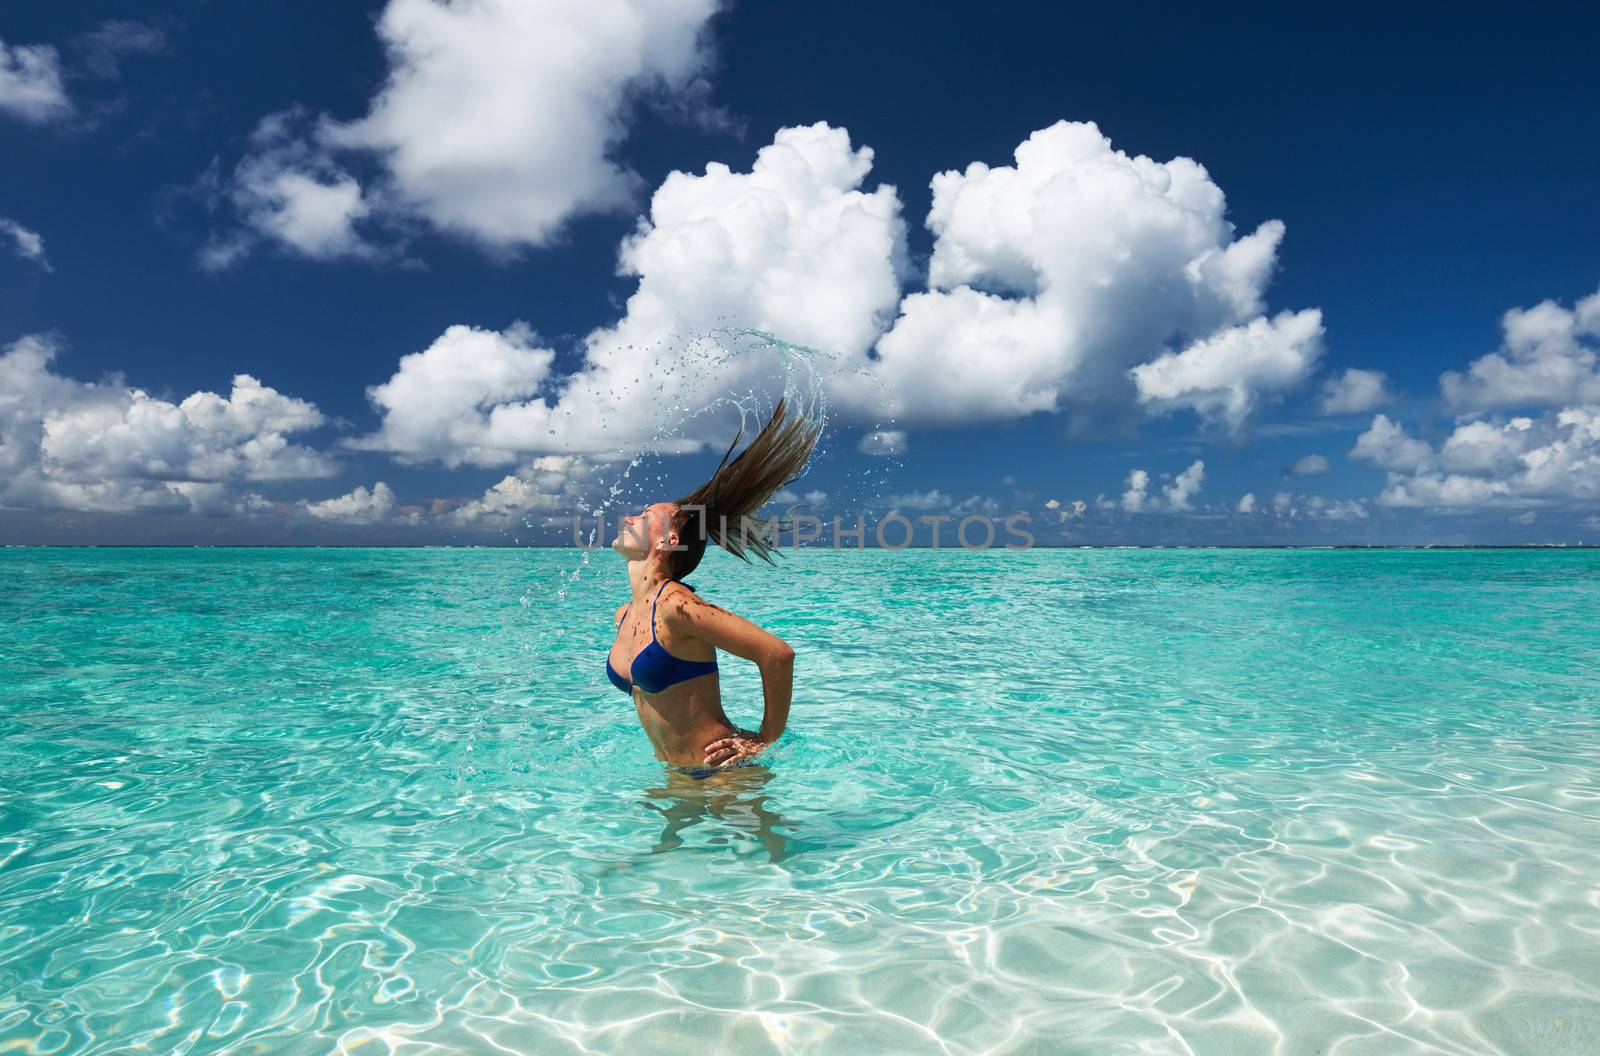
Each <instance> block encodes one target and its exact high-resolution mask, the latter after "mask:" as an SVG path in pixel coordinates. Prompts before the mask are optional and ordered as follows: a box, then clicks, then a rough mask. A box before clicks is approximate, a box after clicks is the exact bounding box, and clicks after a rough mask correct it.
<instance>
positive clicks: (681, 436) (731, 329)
mask: <svg viewBox="0 0 1600 1056" xmlns="http://www.w3.org/2000/svg"><path fill="white" fill-rule="evenodd" d="M668 347H669V348H671V354H670V355H667V356H665V357H663V356H662V355H661V354H658V355H657V357H656V359H655V361H654V363H653V364H652V370H651V371H650V377H651V378H652V379H653V380H654V392H655V394H656V395H657V396H658V399H656V400H654V401H651V402H650V404H649V405H648V411H647V413H649V414H651V415H652V421H651V423H650V426H651V430H650V438H649V439H648V440H646V441H645V442H644V443H643V444H641V445H640V446H639V447H638V449H637V450H635V451H634V452H633V453H632V455H631V456H630V457H629V458H628V459H627V461H626V462H625V463H624V464H623V466H622V469H621V470H620V471H619V472H618V473H617V474H616V475H615V477H613V478H611V479H609V480H608V479H606V478H604V477H601V478H599V479H598V480H597V487H596V489H595V490H596V491H597V492H598V493H599V495H600V498H599V500H598V501H596V502H593V503H590V502H588V501H585V500H583V499H580V500H579V501H578V502H577V507H578V509H579V511H580V513H581V515H583V516H584V517H585V518H586V519H588V518H592V519H593V521H594V523H593V524H592V526H591V527H590V528H589V530H588V534H587V537H586V538H584V539H583V541H582V543H581V545H580V546H579V548H578V558H577V561H576V563H575V564H574V565H573V567H571V568H569V569H566V570H564V571H562V572H560V573H559V574H558V576H557V583H556V587H555V596H556V599H557V601H558V602H565V601H566V599H567V596H568V593H569V592H570V591H571V590H572V589H573V588H574V587H575V585H576V584H577V583H578V581H579V580H581V579H582V578H583V574H584V572H585V571H586V570H587V568H588V565H589V560H590V557H591V556H592V555H593V553H594V552H595V551H596V550H597V549H599V548H600V544H601V543H603V542H604V540H603V538H602V531H601V530H602V526H603V525H605V524H606V523H607V521H608V520H610V519H611V515H613V514H615V513H617V512H618V511H620V510H623V509H631V508H632V507H634V506H635V505H640V503H639V502H638V499H639V498H640V497H641V493H644V492H647V491H654V492H655V495H654V496H653V497H652V498H651V500H650V501H660V499H662V498H665V497H667V496H668V495H669V494H676V493H678V492H680V491H685V490H687V488H682V487H680V488H677V489H675V490H670V491H669V489H668V485H667V474H666V473H665V472H664V471H662V472H657V473H656V474H655V475H654V476H653V477H648V476H646V474H647V472H648V470H647V469H646V468H644V467H645V466H646V461H647V459H649V458H650V457H651V456H652V455H662V454H667V453H676V454H684V453H688V452H690V451H698V450H700V449H702V448H704V447H705V446H707V445H708V444H713V443H714V442H713V441H712V440H710V439H709V438H696V437H692V436H691V435H690V433H691V429H692V428H693V426H694V425H695V423H697V422H700V421H702V420H704V419H706V418H708V417H712V416H714V415H717V414H718V412H721V411H724V410H725V409H728V408H731V409H733V410H734V411H736V412H737V413H738V416H739V427H740V428H741V429H742V430H743V432H744V434H745V435H746V436H747V437H753V436H754V435H755V434H756V433H757V432H759V430H760V428H761V426H762V425H763V424H765V422H766V421H767V419H768V418H769V417H770V416H771V414H772V411H773V410H774V409H775V407H776V406H777V401H778V399H780V398H781V399H783V400H785V401H786V402H787V404H788V406H789V407H791V408H794V409H795V410H798V411H800V412H802V413H804V414H805V415H806V417H808V418H809V419H810V420H812V421H814V422H816V423H817V424H818V425H819V426H821V427H822V436H821V438H820V439H819V440H818V443H817V448H816V451H815V453H814V454H813V455H812V458H811V461H810V462H809V463H808V464H807V466H806V468H805V469H804V470H803V471H802V472H801V477H800V479H804V478H805V477H806V476H808V475H809V474H810V473H811V471H812V469H813V467H815V466H816V465H818V464H819V463H823V462H826V461H827V460H828V459H829V458H830V457H833V456H834V454H835V452H834V451H833V450H832V447H831V444H830V440H831V439H832V435H831V432H830V430H829V425H830V423H831V422H832V420H833V413H832V410H831V408H830V405H829V399H828V387H829V385H830V384H834V383H837V382H839V381H840V380H842V379H845V378H847V377H851V376H854V377H855V378H859V379H865V381H866V383H867V384H868V385H871V386H876V387H877V398H876V399H874V400H873V401H872V405H873V406H875V407H878V408H879V409H880V412H879V413H878V415H877V416H876V417H875V419H874V420H872V421H871V422H870V423H869V424H867V426H866V428H867V431H868V432H882V431H885V430H889V429H892V428H893V426H894V424H895V423H894V417H893V415H892V414H891V413H889V411H888V407H889V401H888V398H887V394H886V393H885V392H884V391H883V388H882V381H881V379H880V377H879V376H878V375H877V374H876V373H875V372H874V371H872V369H871V363H870V361H868V360H854V361H845V360H842V359H841V358H840V357H838V356H836V355H833V354H831V353H828V352H824V351H821V350H819V349H816V348H811V347H808V346H806V345H799V344H795V343H793V342H790V341H785V340H784V339H783V338H781V337H778V336H777V335H776V334H772V333H769V332H767V331H765V330H757V329H753V328H749V327H737V326H723V327H716V328H713V329H711V330H708V331H705V332H704V333H701V334H697V335H695V336H693V337H691V338H689V339H688V340H687V341H685V342H683V343H682V344H681V345H680V346H677V347H671V346H668ZM765 357H770V358H772V359H774V360H775V363H774V368H775V373H776V378H772V377H771V376H770V375H769V376H768V377H767V380H768V381H774V380H775V381H781V387H778V386H774V385H771V384H768V385H762V384H761V383H760V382H761V380H762V378H761V377H760V372H758V376H757V379H756V381H755V382H753V383H752V384H749V385H747V386H745V387H744V388H742V389H739V388H734V389H732V390H731V391H728V392H724V393H722V394H720V395H716V396H713V397H711V398H710V399H708V400H705V401H704V402H699V401H696V400H694V399H692V398H686V397H685V396H683V395H682V394H683V393H684V392H686V391H687V392H694V391H696V390H697V389H698V390H699V391H700V392H704V386H703V383H700V384H697V381H698V379H699V378H701V377H704V376H706V375H710V376H713V377H714V376H716V375H717V374H718V373H726V372H727V368H729V367H730V366H732V365H734V364H736V363H737V364H738V365H739V366H740V367H741V368H744V369H745V372H746V373H748V367H749V361H751V360H753V359H759V358H765ZM683 379H687V380H683ZM645 380H646V379H645V377H644V376H642V375H640V376H636V377H635V378H634V379H633V381H634V383H635V384H639V385H642V384H644V382H645ZM857 384H859V382H857ZM775 388H776V391H777V395H776V396H775V395H773V390H774V389H775ZM609 395H610V396H611V397H612V398H613V399H617V400H618V401H619V402H620V401H621V399H622V398H623V397H625V396H627V395H628V393H627V392H623V393H620V394H619V393H618V392H617V391H616V389H612V390H610V391H609ZM604 427H605V424H604V423H602V428H604ZM846 454H848V452H846ZM900 465H901V463H900V460H899V457H898V456H897V455H888V456H882V457H877V458H873V459H871V460H870V461H868V462H866V463H864V464H862V465H859V466H856V467H853V468H851V469H848V470H846V471H844V472H843V473H842V474H841V476H840V478H839V480H840V487H839V488H836V490H835V491H834V492H833V493H832V494H830V495H829V496H828V499H829V500H831V503H830V504H831V505H833V506H834V507H838V506H839V505H840V504H841V503H851V504H854V505H856V506H857V507H858V508H859V509H860V510H862V511H864V510H865V509H866V508H867V506H868V505H870V503H871V501H872V500H873V499H876V498H880V497H881V496H882V494H883V492H884V490H885V489H886V488H887V487H888V484H889V480H890V478H891V476H892V473H893V471H895V470H897V469H899V468H900ZM814 505H817V503H808V502H802V503H795V504H789V506H788V509H789V510H790V511H793V510H796V509H802V508H806V507H810V506H814ZM853 525H854V514H852V516H851V517H850V518H849V519H848V520H847V523H846V527H853ZM524 526H525V527H527V528H530V529H531V528H533V527H535V525H534V524H533V522H532V521H531V520H530V521H527V522H525V525H524ZM521 600H522V601H523V604H524V605H526V604H528V600H527V599H526V598H524V599H521ZM558 633H559V632H558Z"/></svg>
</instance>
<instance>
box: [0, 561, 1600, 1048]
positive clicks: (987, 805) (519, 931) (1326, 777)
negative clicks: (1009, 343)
mask: <svg viewBox="0 0 1600 1056" xmlns="http://www.w3.org/2000/svg"><path fill="white" fill-rule="evenodd" d="M616 560H617V559H616V558H615V557H614V556H613V555H611V554H609V553H601V554H597V555H596V556H595V558H594V563H593V564H591V566H590V569H589V571H587V572H586V573H585V575H584V577H583V578H582V579H581V580H579V581H578V583H577V584H576V589H575V590H572V591H569V594H568V597H567V598H566V599H565V600H564V601H559V602H558V601H556V600H555V590H556V587H557V585H558V584H557V580H558V577H559V575H560V574H561V573H565V572H570V571H571V570H572V569H574V568H575V567H577V564H578V554H577V553H576V551H573V550H554V551H549V550H547V551H507V550H497V551H496V550H478V551H463V550H454V551H445V550H366V551H349V550H346V551H339V550H278V551H274V550H254V551H252V550H243V551H193V550H187V551H185V550H175V551H160V550H149V551H139V550H123V551H89V550H85V551H17V550H11V551H4V552H0V584H3V590H0V635H3V637H0V1052H13V1051H19V1050H20V1051H22V1052H105V1053H113V1052H115V1053H127V1052H162V1053H166V1052H241V1053H242V1052H249V1053H268V1052H297V1053H298V1052H329V1051H335V1050H338V1051H347V1052H356V1053H382V1052H388V1051H404V1052H408V1053H411V1052H428V1051H437V1052H452V1053H461V1052H465V1053H480V1052H481V1053H489V1052H501V1053H503V1052H518V1053H539V1054H544V1053H601V1052H604V1053H613V1052H641V1053H670V1052H692V1053H697V1054H706V1053H730V1052H737V1053H771V1052H804V1053H833V1052H838V1053H860V1052H878V1053H901V1052H905V1053H923V1052H927V1053H1019V1054H1020V1053H1075V1052H1083V1053H1121V1052H1198V1053H1230V1052H1239V1053H1257V1052H1262V1053H1264V1052H1279V1053H1311V1052H1330V1053H1340V1054H1350V1053H1395V1052H1412V1051H1415V1052H1448V1053H1471V1054H1479V1053H1486V1052H1515V1053H1540V1054H1548V1053H1593V1052H1596V1051H1600V752H1597V746H1600V741H1597V733H1600V668H1597V664H1600V630H1597V627H1596V621H1595V614H1596V613H1597V612H1600V554H1595V553H1584V552H1537V553H1528V552H1503V551H1502V552H1439V551H1434V552H1326V551H1300V552H1282V551H1213V552H1197V551H1077V550H1052V551H1047V550H1034V551H1030V552H1026V553H1013V552H1007V551H1003V550H993V551H988V552H983V553H968V552H959V551H954V552H953V551H949V550H946V551H941V552H930V551H904V552H886V551H879V552H871V551H868V552H863V553H857V552H843V553H841V552H830V551H823V550H818V551H792V550H791V551H788V552H787V553H786V555H785V558H784V565H783V568H782V569H781V570H780V571H772V570H767V569H764V568H760V567H757V568H746V567H744V566H742V565H739V564H738V563H737V562H735V561H733V560H732V559H729V558H727V557H726V555H722V554H713V555H712V556H710V557H708V559H707V562H706V565H705V566H704V567H703V568H702V569H701V570H700V571H699V572H698V573H697V574H696V575H694V576H692V577H691V580H692V581H693V583H694V585H695V586H696V588H697V589H698V590H699V591H700V592H701V593H702V594H703V595H705V596H707V597H709V598H712V599H714V600H716V601H718V602H719V603H721V604H724V605H726V606H728V607H730V608H732V609H734V610H735V611H738V612H741V613H743V614H745V615H747V616H749V617H750V618H752V619H754V620H756V621H757V622H759V623H761V624H763V625H764V626H767V627H769V628H770V629H772V630H774V631H775V632H777V633H778V634H781V635H783V636H784V637H785V638H787V639H788V640H789V641H790V642H791V643H793V644H794V645H795V647H796V648H797V650H798V651H799V662H798V670H797V690H796V700H795V705H794V710H793V715H792V724H791V733H790V735H789V736H788V737H787V738H786V739H785V741H784V743H782V744H781V745H780V747H779V748H778V749H777V750H775V752H774V753H773V758H772V759H771V760H770V765H769V766H768V767H766V768H753V769H752V771H751V772H750V773H749V774H748V775H744V776H741V778H740V783H738V784H737V785H734V786H733V787H729V788H725V789H721V790H713V789H711V788H709V787H707V786H705V785H693V786H691V788H690V790H687V791H686V790H684V789H682V788H680V787H678V786H677V785H675V784H673V783H672V782H669V781H668V779H667V775H666V774H665V772H664V771H663V769H662V767H661V766H660V765H659V764H658V763H656V762H655V761H654V760H653V759H652V757H651V754H650V750H649V747H648V744H647V742H646V741H645V738H644V735H643V733H642V732H641V731H640V730H639V729H638V728H637V726H636V725H635V721H634V718H633V715H632V711H631V707H630V706H629V704H628V702H627V701H626V700H625V699H624V698H623V697H622V695H621V694H619V693H617V692H616V691H615V690H614V689H613V688H612V687H611V686H610V684H609V683H608V682H607V681H606V678H605V672H604V667H603V664H604V657H605V653H606V650H607V648H608V646H609V644H610V641H611V634H612V630H611V623H610V615H611V612H612V610H613V609H614V608H615V606H616V605H617V604H619V603H620V602H621V601H622V600H625V598H626V593H627V588H626V582H625V578H624V575H623V571H622V569H621V567H620V564H617V563H615V562H616ZM723 692H724V699H725V700H726V701H728V703H729V711H730V713H731V714H733V716H734V717H735V719H739V720H747V721H748V722H752V723H753V722H755V721H757V720H758V718H759V714H758V712H759V700H760V697H759V682H758V680H757V678H756V676H755V674H754V672H753V670H752V669H750V668H749V665H746V664H744V663H743V662H741V661H738V660H735V659H732V658H724V679H723Z"/></svg>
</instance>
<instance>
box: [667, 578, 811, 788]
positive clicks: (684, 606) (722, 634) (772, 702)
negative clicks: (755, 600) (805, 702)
mask: <svg viewBox="0 0 1600 1056" xmlns="http://www.w3.org/2000/svg"><path fill="white" fill-rule="evenodd" d="M665 618H666V621H667V626H668V627H670V628H671V629H672V633H673V634H675V635H679V634H682V635H688V636H692V637H695V638H699V639H700V640H701V641H704V642H709V643H710V644H711V645H713V646H715V647H716V648H718V649H721V650H723V651H724V652H729V653H732V654H733V655H734V656H738V657H742V658H744V659H746V660H749V661H750V662H751V663H753V664H755V665H756V667H757V668H759V669H760V671H761V691H762V697H763V700H762V715H761V729H760V730H759V731H758V732H757V733H756V735H755V737H754V738H750V737H747V736H737V737H726V738H723V739H722V740H720V741H715V742H713V743H712V744H710V745H708V746H707V747H706V763H707V764H708V765H711V766H718V765H721V764H722V763H726V762H733V761H735V760H737V759H738V758H740V757H741V756H745V755H754V754H755V753H756V752H758V751H760V750H761V749H762V748H765V747H766V746H767V745H769V744H772V743H773V742H775V741H776V740H777V739H778V738H779V737H782V736H783V731H784V729H785V728H786V727H787V726H788V724H789V704H790V701H791V700H792V698H793V695H794V650H793V649H791V648H790V647H789V643H788V642H785V641H784V640H783V639H782V638H779V637H778V636H777V635H775V634H773V633H771V632H770V631H764V630H762V629H761V628H760V627H757V626H756V625H755V624H753V623H751V622H750V621H749V620H747V619H745V618H744V617H742V616H736V615H734V614H733V613H731V612H729V611H728V610H727V609H724V608H720V607H718V606H716V605H713V604H711V603H710V602H708V601H705V600H703V599H701V598H698V597H695V596H693V595H690V594H688V593H682V594H680V595H679V599H678V603H677V604H675V605H670V606H668V608H667V610H666V613H665ZM752 740H753V741H755V742H759V743H748V742H751V741H752Z"/></svg>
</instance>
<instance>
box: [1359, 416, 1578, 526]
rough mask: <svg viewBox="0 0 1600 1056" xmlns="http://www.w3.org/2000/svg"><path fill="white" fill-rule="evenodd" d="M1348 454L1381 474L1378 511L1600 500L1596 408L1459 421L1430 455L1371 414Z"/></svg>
mask: <svg viewBox="0 0 1600 1056" xmlns="http://www.w3.org/2000/svg"><path fill="white" fill-rule="evenodd" d="M1397 452H1398V455H1397ZM1351 455H1352V457H1357V458H1367V459H1368V460H1369V461H1371V462H1373V463H1374V464H1375V465H1378V466H1379V467H1380V468H1383V469H1386V470H1388V471H1389V472H1388V477H1387V483H1386V485H1385V487H1384V489H1383V492H1382V494H1381V495H1379V497H1378V501H1379V502H1380V503H1381V504H1383V505H1386V506H1410V507H1430V508H1444V509H1448V508H1470V507H1475V506H1497V505H1506V504H1525V503H1538V504H1553V505H1575V504H1582V503H1588V502H1593V501H1595V499H1597V498H1600V407H1593V406H1585V407H1568V408H1564V409H1561V410H1557V411H1549V412H1546V413H1545V414H1543V415H1541V416H1539V417H1537V418H1530V417H1515V418H1510V419H1477V420H1473V421H1468V422H1463V423H1461V424H1459V425H1457V426H1456V428H1455V431H1454V432H1452V433H1451V434H1450V435H1449V436H1448V437H1447V438H1446V439H1445V441H1444V443H1443V444H1441V445H1439V447H1438V448H1437V449H1435V448H1434V447H1433V446H1432V445H1430V444H1427V443H1425V442H1424V441H1421V440H1416V439H1414V438H1412V437H1410V436H1408V435H1407V434H1406V433H1405V431H1404V430H1403V429H1402V428H1401V427H1399V426H1398V425H1395V424H1394V423H1391V422H1389V421H1388V420H1387V419H1385V418H1384V417H1383V416H1382V415H1379V416H1378V420H1374V422H1373V426H1372V428H1371V429H1369V430H1368V431H1367V432H1366V433H1364V434H1362V437H1361V438H1360V439H1359V440H1358V441H1357V444H1356V448H1355V449H1354V450H1352V452H1351Z"/></svg>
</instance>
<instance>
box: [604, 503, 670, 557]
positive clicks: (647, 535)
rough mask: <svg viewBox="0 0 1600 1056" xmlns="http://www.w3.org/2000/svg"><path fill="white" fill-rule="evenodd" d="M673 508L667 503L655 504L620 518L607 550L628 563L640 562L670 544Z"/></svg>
mask: <svg viewBox="0 0 1600 1056" xmlns="http://www.w3.org/2000/svg"><path fill="white" fill-rule="evenodd" d="M675 509H676V507H674V506H673V504H672V503H670V502H656V503H651V504H650V505H649V506H646V507H645V508H644V509H643V510H641V511H640V512H639V513H636V514H634V515H633V516H631V517H624V518H622V523H621V524H620V525H618V526H617V538H616V539H615V540H614V541H613V542H612V543H611V549H613V550H615V551H616V552H617V553H619V554H621V555H622V556H623V557H625V558H627V559H628V560H629V561H643V560H644V559H645V557H646V556H648V555H649V554H651V553H654V552H655V551H656V550H659V549H662V548H664V547H666V546H668V545H670V544H671V539H672V514H673V512H674V510H675Z"/></svg>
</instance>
